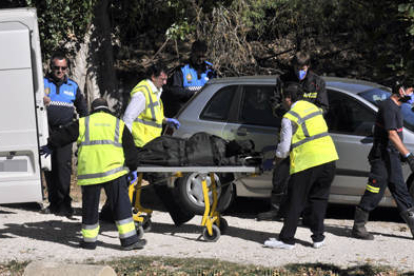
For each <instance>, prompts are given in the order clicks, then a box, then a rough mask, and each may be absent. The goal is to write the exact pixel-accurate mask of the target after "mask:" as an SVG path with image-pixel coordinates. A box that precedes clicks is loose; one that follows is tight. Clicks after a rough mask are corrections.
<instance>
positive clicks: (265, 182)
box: [223, 84, 281, 196]
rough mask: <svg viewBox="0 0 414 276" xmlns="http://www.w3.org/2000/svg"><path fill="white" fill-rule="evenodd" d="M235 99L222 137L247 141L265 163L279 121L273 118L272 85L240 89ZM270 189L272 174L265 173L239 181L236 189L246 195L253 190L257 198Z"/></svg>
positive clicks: (271, 156)
mask: <svg viewBox="0 0 414 276" xmlns="http://www.w3.org/2000/svg"><path fill="white" fill-rule="evenodd" d="M237 96H238V98H237V99H236V101H237V103H238V110H237V112H234V113H232V114H233V115H234V116H233V117H232V118H229V119H230V120H229V122H228V123H227V124H226V126H225V127H224V129H223V137H224V138H226V139H243V140H244V139H250V140H252V141H253V142H254V144H255V149H256V151H258V152H262V153H263V156H264V158H265V159H273V157H274V151H275V149H276V145H277V135H278V132H279V127H280V120H281V119H280V118H278V117H276V116H275V115H274V114H273V108H272V107H273V106H272V102H271V98H272V97H273V96H274V85H247V84H246V85H241V86H240V87H239V93H238V94H237ZM240 185H242V186H243V187H240ZM271 185H272V183H271V172H265V173H263V174H261V175H260V176H257V177H254V178H242V179H240V181H239V183H238V189H246V192H247V191H249V190H250V189H251V188H252V189H254V190H255V192H254V193H255V194H256V196H257V192H259V193H260V191H259V190H260V189H263V191H262V192H263V195H266V194H268V193H269V191H270V190H269V188H270V187H271ZM238 192H239V190H238ZM238 194H239V193H238ZM243 195H244V194H243ZM247 195H248V194H246V195H245V196H247Z"/></svg>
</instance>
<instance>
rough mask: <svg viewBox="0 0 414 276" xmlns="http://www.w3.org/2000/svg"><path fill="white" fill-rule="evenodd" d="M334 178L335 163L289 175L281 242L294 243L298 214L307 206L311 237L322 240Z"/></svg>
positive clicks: (316, 240) (317, 240)
mask: <svg viewBox="0 0 414 276" xmlns="http://www.w3.org/2000/svg"><path fill="white" fill-rule="evenodd" d="M334 177H335V162H329V163H326V164H323V165H319V166H317V167H313V168H310V169H307V170H305V171H301V172H298V173H295V174H292V175H291V176H290V181H289V187H288V198H287V210H286V217H285V220H284V223H283V228H282V230H281V232H280V234H279V239H280V240H281V241H283V242H284V243H288V244H294V243H295V239H294V237H295V233H296V229H297V226H298V221H299V217H300V215H301V213H302V211H303V209H304V208H305V206H307V207H309V217H308V219H309V224H310V225H309V226H310V230H311V231H312V240H313V241H314V242H320V241H322V240H324V238H325V236H324V235H323V233H324V224H323V220H324V219H325V214H326V208H327V206H328V198H329V191H330V187H331V184H332V181H333V179H334Z"/></svg>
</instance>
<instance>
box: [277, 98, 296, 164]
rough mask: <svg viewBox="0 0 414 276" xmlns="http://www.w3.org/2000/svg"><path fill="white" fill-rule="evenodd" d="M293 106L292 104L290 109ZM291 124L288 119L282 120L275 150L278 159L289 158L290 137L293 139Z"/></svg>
mask: <svg viewBox="0 0 414 276" xmlns="http://www.w3.org/2000/svg"><path fill="white" fill-rule="evenodd" d="M294 105H295V103H293V104H292V106H291V108H292V107H293V106H294ZM292 124H293V122H292V121H291V120H289V119H288V118H283V119H282V126H281V130H280V141H279V144H277V149H276V157H278V158H286V157H288V156H289V153H290V146H291V145H292V137H293V126H292Z"/></svg>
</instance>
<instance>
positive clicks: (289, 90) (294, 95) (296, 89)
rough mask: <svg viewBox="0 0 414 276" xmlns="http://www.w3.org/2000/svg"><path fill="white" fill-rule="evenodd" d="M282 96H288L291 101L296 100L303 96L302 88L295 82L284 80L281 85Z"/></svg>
mask: <svg viewBox="0 0 414 276" xmlns="http://www.w3.org/2000/svg"><path fill="white" fill-rule="evenodd" d="M282 91H283V92H282V93H283V98H290V99H291V101H292V102H296V101H297V100H299V99H301V98H302V96H303V89H302V87H301V86H300V84H299V83H297V82H286V83H284V84H283V87H282Z"/></svg>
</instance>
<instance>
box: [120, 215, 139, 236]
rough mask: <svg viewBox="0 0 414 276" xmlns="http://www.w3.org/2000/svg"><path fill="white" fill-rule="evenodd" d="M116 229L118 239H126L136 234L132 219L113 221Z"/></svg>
mask: <svg viewBox="0 0 414 276" xmlns="http://www.w3.org/2000/svg"><path fill="white" fill-rule="evenodd" d="M115 223H116V227H117V228H118V233H119V238H120V239H126V238H129V237H132V236H134V235H136V234H137V230H136V229H135V223H134V220H133V219H132V217H130V218H126V219H123V220H118V221H115Z"/></svg>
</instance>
